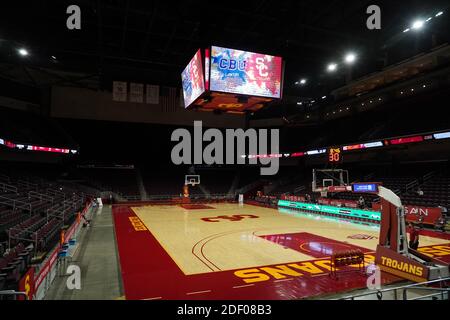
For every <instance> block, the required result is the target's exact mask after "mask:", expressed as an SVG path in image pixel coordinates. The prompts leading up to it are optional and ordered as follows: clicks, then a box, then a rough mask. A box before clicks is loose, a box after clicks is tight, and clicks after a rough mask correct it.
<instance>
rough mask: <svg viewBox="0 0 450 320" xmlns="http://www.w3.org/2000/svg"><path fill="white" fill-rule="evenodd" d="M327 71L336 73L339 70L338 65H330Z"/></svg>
mask: <svg viewBox="0 0 450 320" xmlns="http://www.w3.org/2000/svg"><path fill="white" fill-rule="evenodd" d="M327 70H328V72H333V71H336V70H337V64H336V63H330V64H329V65H328V66H327Z"/></svg>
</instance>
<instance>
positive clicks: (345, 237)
mask: <svg viewBox="0 0 450 320" xmlns="http://www.w3.org/2000/svg"><path fill="white" fill-rule="evenodd" d="M113 213H114V221H115V230H116V238H117V243H118V249H119V256H120V264H121V274H122V279H123V283H124V290H125V296H126V298H127V299H300V298H308V297H313V296H319V295H324V294H331V293H337V292H343V291H349V290H352V289H358V288H364V287H365V286H366V279H367V277H366V276H365V275H363V274H361V273H358V272H357V271H356V270H355V271H353V272H349V273H342V275H341V276H339V278H338V279H332V278H330V277H329V270H330V268H329V257H330V255H331V254H332V252H333V251H334V250H342V249H360V250H362V251H363V252H364V253H365V254H366V262H371V261H373V259H374V257H373V252H374V251H375V247H376V244H377V242H378V232H379V226H378V225H370V224H361V223H356V222H351V221H346V220H338V219H335V218H331V217H324V216H318V215H313V214H305V213H299V212H296V211H295V212H294V211H290V210H285V209H280V210H277V209H271V208H264V207H259V206H254V205H247V204H246V205H239V204H236V203H212V204H211V203H208V204H190V205H185V204H184V205H179V204H178V205H142V206H134V207H129V206H123V205H119V206H114V208H113ZM420 239H421V242H420V245H421V247H423V248H422V249H421V250H424V252H426V253H428V254H431V255H438V256H439V257H440V258H441V259H445V260H446V261H447V260H450V239H441V238H439V235H438V234H437V233H433V232H429V233H428V234H426V235H425V234H422V235H421V237H420ZM352 268H354V267H348V269H349V270H352ZM399 280H400V279H399V278H396V277H394V276H391V275H387V274H383V277H382V281H383V283H390V282H394V281H399Z"/></svg>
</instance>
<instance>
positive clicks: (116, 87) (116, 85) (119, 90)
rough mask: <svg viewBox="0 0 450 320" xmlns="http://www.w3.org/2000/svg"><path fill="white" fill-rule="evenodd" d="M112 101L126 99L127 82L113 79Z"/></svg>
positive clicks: (123, 100)
mask: <svg viewBox="0 0 450 320" xmlns="http://www.w3.org/2000/svg"><path fill="white" fill-rule="evenodd" d="M113 101H119V102H126V101H127V83H126V82H123V81H113Z"/></svg>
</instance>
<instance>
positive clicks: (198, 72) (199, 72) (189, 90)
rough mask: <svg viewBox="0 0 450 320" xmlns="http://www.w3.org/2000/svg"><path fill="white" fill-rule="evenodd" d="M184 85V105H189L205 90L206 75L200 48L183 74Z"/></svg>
mask: <svg viewBox="0 0 450 320" xmlns="http://www.w3.org/2000/svg"><path fill="white" fill-rule="evenodd" d="M181 81H182V85H183V98H184V107H185V108H187V107H189V106H190V105H191V104H192V102H194V101H195V99H197V98H198V97H199V96H200V95H202V93H203V92H205V77H204V74H203V61H202V54H201V50H200V49H199V50H198V51H197V52H196V53H195V55H194V57H193V58H192V59H191V61H190V62H189V64H188V65H187V67H186V68H185V69H184V70H183V73H182V74H181Z"/></svg>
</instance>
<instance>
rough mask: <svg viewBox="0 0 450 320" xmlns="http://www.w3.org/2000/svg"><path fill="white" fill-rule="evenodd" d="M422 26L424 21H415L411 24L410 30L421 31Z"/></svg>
mask: <svg viewBox="0 0 450 320" xmlns="http://www.w3.org/2000/svg"><path fill="white" fill-rule="evenodd" d="M424 24H425V21H423V20H416V21H414V22H413V24H412V26H411V29H414V30H419V29H422V27H423V25H424Z"/></svg>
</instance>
